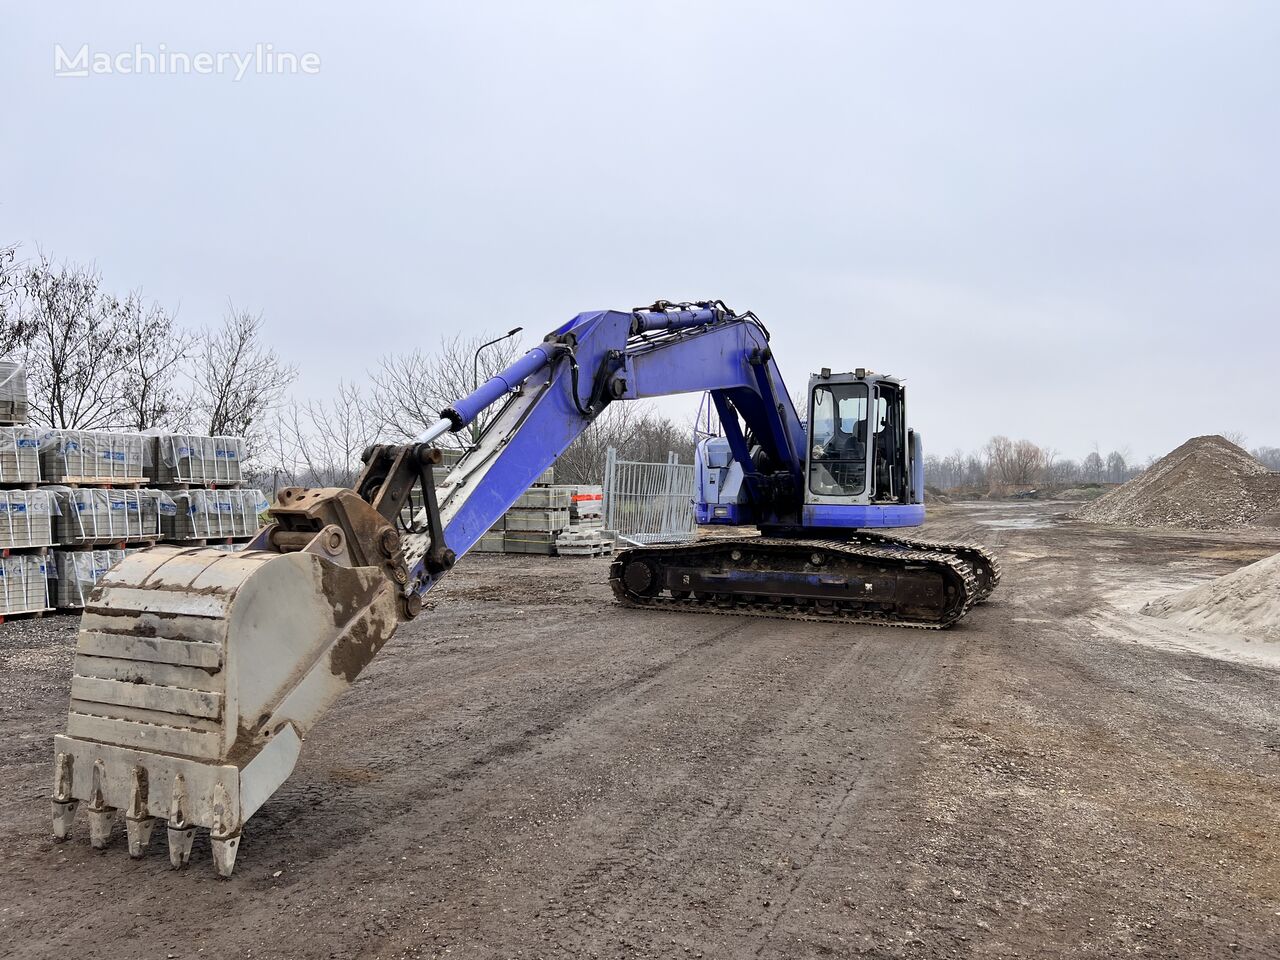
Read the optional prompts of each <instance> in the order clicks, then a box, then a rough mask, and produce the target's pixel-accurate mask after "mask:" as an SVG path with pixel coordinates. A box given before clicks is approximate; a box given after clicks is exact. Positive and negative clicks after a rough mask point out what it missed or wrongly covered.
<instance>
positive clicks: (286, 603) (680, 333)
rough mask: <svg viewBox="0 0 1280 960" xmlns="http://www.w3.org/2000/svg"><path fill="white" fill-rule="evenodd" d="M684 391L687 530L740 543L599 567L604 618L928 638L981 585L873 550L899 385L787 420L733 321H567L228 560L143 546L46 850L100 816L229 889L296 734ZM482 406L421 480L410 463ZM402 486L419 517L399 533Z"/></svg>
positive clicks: (915, 464) (864, 388)
mask: <svg viewBox="0 0 1280 960" xmlns="http://www.w3.org/2000/svg"><path fill="white" fill-rule="evenodd" d="M702 391H707V392H708V393H709V394H710V396H711V399H712V402H713V403H714V404H715V408H716V410H717V412H718V414H719V418H720V422H721V425H722V429H723V433H724V435H723V436H722V437H716V438H712V439H709V440H704V441H702V443H701V444H700V445H699V448H698V458H697V478H698V502H697V503H696V505H695V507H696V514H697V518H698V520H699V522H700V523H704V524H710V525H715V524H720V525H731V526H736V527H742V526H754V527H756V528H757V530H758V533H757V534H755V535H750V536H727V537H724V538H721V537H716V538H710V539H704V540H701V541H695V542H693V543H690V544H685V545H678V546H653V547H638V548H634V549H628V550H624V551H622V552H621V553H619V554H617V555H616V556H615V558H614V560H613V563H612V567H611V570H610V581H611V584H612V588H613V591H614V594H615V596H616V597H617V599H618V601H619V602H620V603H621V604H623V605H625V606H630V607H636V608H647V609H648V608H652V609H658V608H661V609H667V610H677V611H689V612H712V613H719V614H725V613H729V614H733V615H746V616H763V617H779V618H787V619H800V620H822V621H838V622H846V623H849V624H873V625H882V626H896V627H915V628H923V629H931V630H936V629H943V628H947V627H950V626H952V625H954V624H955V623H956V622H957V621H959V620H960V619H961V618H962V617H964V616H965V614H966V613H967V612H968V611H969V610H970V609H971V608H972V607H973V606H974V604H977V603H979V602H981V601H982V600H984V599H985V598H986V597H987V596H988V595H989V594H990V593H991V591H992V590H993V589H995V586H996V584H997V582H998V580H999V577H1000V571H999V566H998V565H997V563H996V561H995V559H994V558H993V557H992V556H991V555H990V554H988V553H987V552H986V551H985V550H983V549H982V548H981V547H978V546H975V545H973V544H956V543H933V542H928V541H924V540H919V539H913V538H909V537H905V536H902V535H900V534H899V533H896V532H893V531H894V530H895V528H905V527H915V526H919V525H920V524H921V523H923V522H924V515H925V510H924V459H923V454H922V448H921V442H920V437H919V435H918V434H916V433H915V431H913V430H912V429H911V428H910V426H909V423H908V420H907V404H906V391H905V389H904V387H903V385H902V383H901V382H900V381H898V380H896V379H894V378H892V377H888V376H879V375H875V374H872V373H870V372H868V371H866V370H856V371H854V372H852V373H841V374H837V373H832V372H831V371H830V370H823V371H821V372H820V373H818V374H817V375H815V376H813V377H811V379H810V381H809V390H808V404H809V410H808V411H807V413H808V417H807V420H802V419H801V418H800V416H799V415H798V413H797V411H796V410H795V408H794V406H793V404H792V401H791V399H790V395H789V394H788V392H787V389H786V386H785V384H784V383H783V381H782V377H781V374H780V373H779V371H778V367H777V365H776V363H775V360H774V356H773V352H772V350H771V348H770V346H769V335H768V332H767V330H766V329H765V327H764V325H763V324H762V323H761V322H760V320H759V319H758V318H757V317H756V316H755V315H754V314H752V313H750V312H747V313H743V314H739V313H735V312H734V311H732V310H730V309H729V308H728V307H726V306H725V305H724V303H723V302H720V301H715V302H700V303H680V304H673V303H668V302H666V301H659V302H658V303H655V304H653V305H652V306H651V307H647V308H643V309H638V310H633V311H629V312H624V311H596V312H590V313H583V314H579V315H578V316H576V317H574V318H573V319H572V320H570V321H569V322H568V323H566V324H564V325H563V326H561V327H559V328H558V329H556V330H554V331H553V332H552V333H550V334H549V335H548V336H547V337H546V338H545V339H544V340H543V342H542V343H541V344H539V345H538V346H536V347H534V348H533V349H532V350H530V351H529V352H528V353H526V354H525V355H524V356H523V357H521V358H520V359H519V360H517V361H516V362H515V363H513V364H512V365H511V366H510V367H508V368H507V369H506V370H504V371H503V372H502V373H500V374H498V375H497V376H495V377H493V378H491V379H490V380H488V381H487V382H486V383H484V384H482V385H481V386H480V387H479V389H477V390H476V391H474V392H473V393H472V394H470V395H469V396H466V397H463V398H460V399H459V400H457V401H456V402H455V403H454V404H453V405H452V406H450V407H448V408H447V409H445V410H442V411H441V412H440V419H439V421H438V422H437V423H435V424H434V425H433V426H431V428H430V429H428V430H426V431H424V432H423V433H422V434H421V435H420V436H419V437H418V438H417V439H416V441H415V442H414V443H411V444H407V445H401V446H375V447H371V448H370V449H369V450H367V451H365V455H364V463H365V466H364V470H363V472H362V473H361V475H360V478H359V480H358V481H357V483H356V486H355V487H354V488H353V489H345V488H338V489H312V490H304V489H297V488H290V489H284V490H281V491H280V492H279V493H278V495H277V498H276V502H275V503H274V504H273V505H272V506H271V508H270V510H269V518H270V519H269V522H268V524H267V525H266V526H265V527H264V528H263V529H262V530H260V531H259V532H258V534H257V536H256V537H255V539H254V540H253V542H252V543H250V544H249V547H248V548H247V549H246V550H244V551H242V552H238V553H227V552H223V551H220V550H216V549H212V548H177V547H155V548H153V549H151V550H147V551H144V552H141V553H137V554H134V555H131V556H129V557H126V558H125V559H124V560H123V561H122V562H121V563H120V564H118V565H117V566H116V567H115V568H113V569H112V570H111V571H110V572H109V573H108V574H107V575H106V577H105V578H104V579H103V580H102V581H101V582H100V583H99V585H98V587H97V589H96V590H95V592H94V594H93V595H92V596H91V597H90V599H89V602H88V604H87V606H86V608H85V611H84V615H83V618H82V620H81V623H80V630H79V635H78V638H77V644H76V654H75V665H74V676H73V678H72V682H71V703H70V709H69V712H68V717H67V729H66V733H65V734H64V735H59V736H58V737H56V738H55V745H54V769H53V796H52V807H53V810H52V812H53V832H54V835H55V837H57V838H59V839H65V838H67V837H68V836H69V835H70V834H71V831H72V827H73V822H74V819H75V816H76V813H77V810H78V808H79V807H80V806H81V805H82V804H83V805H84V807H85V809H86V813H87V819H88V829H89V837H90V841H91V843H92V844H93V846H95V847H99V848H100V847H105V846H106V845H107V844H108V843H109V842H110V841H111V838H112V835H113V834H114V833H115V831H116V827H117V825H118V820H120V819H123V821H124V827H125V835H126V842H127V845H128V850H129V854H130V856H132V857H136V858H140V857H143V856H144V855H145V853H146V850H147V847H148V843H149V841H150V839H151V836H152V833H153V831H154V828H155V826H156V825H157V823H158V822H159V821H164V823H165V831H166V834H167V840H168V849H169V860H170V863H171V864H172V866H174V867H182V866H184V865H185V864H186V863H187V861H188V859H189V857H190V855H191V849H192V843H193V840H194V837H195V831H196V829H197V828H205V829H207V830H208V831H209V836H210V839H211V844H212V853H213V862H214V865H215V867H216V869H217V872H218V874H219V875H220V876H223V877H228V876H230V875H231V872H232V869H233V867H234V865H235V860H236V851H237V848H238V846H239V842H240V838H241V835H242V831H243V829H244V825H245V822H246V821H247V820H248V819H249V818H250V817H252V815H253V814H254V812H255V811H257V810H258V809H259V808H260V807H261V806H262V805H263V804H264V803H265V802H266V801H267V800H268V799H269V798H270V797H271V795H272V794H273V793H274V792H275V791H276V789H277V788H278V787H279V786H280V785H281V784H282V783H283V782H284V781H285V780H286V779H287V778H288V776H289V774H290V773H291V772H292V770H293V767H294V764H295V763H296V761H297V758H298V755H299V752H300V750H301V747H302V742H303V739H304V738H305V736H306V734H307V732H308V731H309V730H310V729H311V727H312V726H313V725H314V724H315V723H316V722H317V721H318V719H319V718H320V716H321V714H322V713H323V712H324V711H325V710H326V709H327V708H328V707H329V705H330V704H331V703H333V701H334V700H335V699H337V697H339V696H340V695H341V694H342V693H343V691H345V690H346V689H347V687H348V686H350V684H351V683H352V681H353V680H354V679H355V678H356V677H357V676H358V675H359V673H360V671H361V670H363V669H364V667H365V666H366V665H367V664H368V663H369V662H370V661H371V660H372V659H373V658H374V656H376V655H377V653H378V651H379V650H380V649H381V648H382V646H383V645H384V644H385V643H386V642H387V641H388V640H389V639H390V638H391V636H392V635H393V634H394V633H395V631H396V629H397V627H398V626H399V625H400V624H401V623H404V622H405V621H407V620H412V619H414V618H415V617H417V616H418V615H419V614H420V613H421V612H422V609H423V598H424V597H426V595H427V594H428V593H430V591H431V590H432V588H433V587H434V586H435V585H436V584H437V583H438V582H439V581H440V580H441V578H443V577H444V576H446V575H447V574H448V572H449V570H450V569H451V568H452V567H453V566H454V564H455V563H456V562H457V560H458V558H460V557H462V556H463V555H464V554H466V552H467V551H468V550H470V549H471V547H472V546H473V545H474V544H475V543H476V541H478V540H479V539H480V537H481V536H482V535H483V534H484V533H485V532H486V531H487V530H488V529H489V528H490V527H491V526H492V525H493V524H494V523H495V522H496V521H497V520H498V519H499V518H500V517H501V516H502V515H503V514H504V513H505V512H506V510H507V509H508V508H509V507H511V505H512V504H513V503H515V501H516V500H517V499H518V498H519V497H520V495H521V494H522V493H523V492H524V491H525V490H526V489H527V488H528V487H529V486H530V485H531V484H532V483H533V482H534V481H535V480H536V479H537V478H538V476H539V475H540V474H541V473H542V472H543V471H544V470H545V469H546V468H547V467H548V466H550V465H551V464H552V463H553V462H554V461H555V459H556V458H557V457H558V456H559V455H560V454H561V453H562V452H563V451H564V449H565V448H566V447H567V446H568V445H569V444H570V443H571V442H572V441H573V439H574V438H575V437H577V436H578V435H579V434H580V433H581V432H582V431H583V430H585V429H586V428H587V427H588V426H590V424H591V422H592V421H593V420H594V419H595V418H596V416H598V415H599V414H600V412H601V411H602V410H604V409H605V407H606V406H607V405H608V404H610V403H621V402H626V401H629V400H634V399H639V398H645V397H658V396H666V395H670V394H677V393H691V392H702ZM495 406H496V413H495V415H494V416H493V417H492V419H491V420H490V421H489V423H488V426H487V427H486V428H485V430H484V431H483V432H482V433H481V434H480V436H479V438H478V440H477V441H476V442H475V443H474V444H473V445H472V446H471V447H470V449H469V450H468V452H467V453H466V454H465V455H464V456H463V458H462V459H461V461H460V462H459V463H458V464H457V465H456V466H455V467H454V468H453V469H452V470H450V471H449V472H448V473H447V474H444V475H443V476H437V470H436V468H437V465H438V464H439V461H440V455H439V452H438V451H437V450H436V449H435V448H434V447H433V446H432V444H433V443H434V442H435V441H436V440H438V439H439V438H440V437H442V436H444V435H445V434H446V433H449V432H454V433H456V432H458V431H461V430H464V429H466V428H468V426H469V425H470V424H472V423H473V422H474V421H475V419H476V418H477V416H478V415H479V414H480V413H481V412H482V411H485V410H487V409H489V408H491V407H495ZM415 488H418V489H420V490H421V494H422V502H423V503H424V504H425V506H424V507H423V509H421V510H420V511H419V512H418V513H417V515H416V516H413V517H412V519H409V514H408V511H407V510H406V505H407V504H408V503H409V497H410V494H411V492H413V491H414V489H415Z"/></svg>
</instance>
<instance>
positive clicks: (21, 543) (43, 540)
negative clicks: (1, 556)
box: [0, 490, 58, 549]
mask: <svg viewBox="0 0 1280 960" xmlns="http://www.w3.org/2000/svg"><path fill="white" fill-rule="evenodd" d="M57 514H58V501H57V498H56V497H55V496H54V495H53V491H52V490H0V548H3V549H11V548H17V547H47V546H50V545H51V544H53V543H54V542H55V541H54V539H53V518H54V517H55V516H57Z"/></svg>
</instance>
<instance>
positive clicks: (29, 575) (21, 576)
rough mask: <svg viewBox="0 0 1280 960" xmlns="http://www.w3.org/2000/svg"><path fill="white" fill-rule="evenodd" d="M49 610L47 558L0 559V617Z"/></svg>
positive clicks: (25, 555) (13, 557)
mask: <svg viewBox="0 0 1280 960" xmlns="http://www.w3.org/2000/svg"><path fill="white" fill-rule="evenodd" d="M48 608H49V558H48V557H42V556H36V555H34V554H30V553H26V554H16V555H14V556H12V557H3V558H0V615H3V614H9V613H31V612H33V611H36V610H47V609H48Z"/></svg>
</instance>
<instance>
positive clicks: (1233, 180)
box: [0, 0, 1280, 457]
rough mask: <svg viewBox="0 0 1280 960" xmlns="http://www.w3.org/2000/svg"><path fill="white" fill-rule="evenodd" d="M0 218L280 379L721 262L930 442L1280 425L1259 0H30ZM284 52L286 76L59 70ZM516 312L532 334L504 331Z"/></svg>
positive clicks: (1163, 435) (1142, 439)
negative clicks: (878, 385) (79, 56)
mask: <svg viewBox="0 0 1280 960" xmlns="http://www.w3.org/2000/svg"><path fill="white" fill-rule="evenodd" d="M3 14H4V15H3V18H2V19H0V36H2V37H3V62H2V63H0V89H3V90H4V91H5V101H6V109H5V111H4V120H3V123H0V165H3V171H2V179H0V184H2V185H3V186H2V187H0V242H12V241H21V242H23V243H24V244H25V245H27V247H28V249H29V250H34V248H35V247H36V245H38V246H39V247H41V248H43V249H44V250H45V251H46V252H48V253H50V254H53V255H55V256H57V257H58V258H69V259H73V260H80V261H88V260H92V261H95V262H96V264H97V266H98V267H99V268H100V270H101V271H102V272H103V274H104V275H105V278H106V280H107V282H108V283H109V284H110V285H113V286H115V287H118V288H120V289H127V288H132V287H135V286H138V285H142V286H143V287H144V289H145V291H146V292H147V293H148V294H149V295H151V296H153V297H155V298H157V299H159V300H160V301H161V302H162V303H164V304H166V305H168V306H170V307H171V308H175V309H180V318H181V319H182V320H183V321H184V322H186V323H190V324H201V323H205V322H211V321H215V320H216V319H217V318H218V316H219V315H220V314H221V312H222V310H223V308H224V306H225V303H226V301H227V299H228V298H230V299H231V300H233V301H234V302H235V303H236V305H237V306H241V307H247V308H252V309H255V310H258V309H260V310H262V311H263V312H264V315H265V318H266V322H267V325H268V331H269V336H270V339H271V341H272V343H273V344H274V346H275V347H276V348H277V349H278V350H279V352H280V353H281V354H282V355H284V356H285V357H286V358H287V359H290V360H292V361H294V362H296V363H297V364H298V366H299V367H300V369H301V377H300V380H299V383H298V391H299V393H300V395H302V396H322V395H324V394H325V392H326V391H327V390H328V389H329V387H330V385H331V384H332V383H333V382H334V381H335V380H336V379H337V378H339V377H345V378H348V379H353V380H357V381H359V380H360V379H361V378H362V377H363V376H364V372H365V371H366V370H367V369H368V368H369V367H370V366H372V365H373V364H374V363H375V362H376V360H377V358H378V357H379V356H380V355H382V354H384V353H386V352H388V351H392V350H397V349H405V348H408V347H411V346H414V345H423V346H427V347H430V346H431V345H433V344H435V343H436V342H437V341H438V340H439V338H440V337H441V335H442V334H449V333H452V332H455V331H468V332H469V331H475V330H479V329H488V330H505V329H507V328H508V327H509V326H511V325H514V324H523V325H524V326H525V327H526V329H527V331H528V333H529V334H530V337H529V339H528V342H529V343H530V344H531V343H532V342H535V341H536V340H537V339H540V337H541V334H542V333H544V332H545V331H547V330H549V329H551V328H552V327H553V326H555V325H557V324H559V323H560V322H562V321H563V320H564V319H567V318H568V317H569V316H572V315H573V314H574V313H577V312H579V311H582V310H587V309H595V308H600V307H618V308H623V309H626V308H630V307H632V306H634V305H636V304H639V303H648V302H650V301H652V300H653V299H655V298H658V297H663V298H668V299H685V298H690V299H693V298H699V299H700V298H722V299H724V300H725V301H727V302H728V303H729V304H731V305H732V306H735V307H738V308H741V309H745V308H751V309H754V310H755V311H756V312H757V313H759V314H760V315H761V317H762V318H764V320H765V321H766V323H767V324H768V325H769V327H770V328H771V330H772V332H773V336H774V347H775V350H776V353H777V356H778V358H779V361H780V363H781V365H782V369H783V371H784V373H785V374H786V375H787V377H788V381H789V383H790V384H791V385H792V386H793V387H795V386H796V385H802V384H803V382H804V381H805V379H806V378H807V375H808V373H809V372H810V371H811V370H815V369H817V368H819V367H822V366H831V367H834V368H838V369H850V368H853V367H855V366H868V367H871V368H873V369H876V370H882V371H888V372H891V373H894V374H897V375H900V376H904V377H907V378H908V379H909V384H910V397H911V406H912V414H913V419H914V421H915V424H916V426H917V427H918V428H919V429H920V430H921V431H922V432H923V434H924V439H925V444H926V447H927V448H931V449H932V450H933V451H934V452H944V451H945V450H949V449H951V448H953V447H956V446H962V447H973V446H977V445H979V444H980V443H982V442H983V441H984V440H985V439H986V438H987V437H989V436H990V435H991V434H993V433H1005V434H1009V435H1012V436H1015V437H1024V436H1025V437H1029V438H1031V439H1034V440H1036V441H1039V442H1042V443H1046V444H1049V445H1051V446H1054V447H1056V448H1058V449H1059V450H1061V451H1063V452H1064V453H1066V454H1069V455H1073V456H1083V455H1084V454H1085V453H1086V452H1088V451H1089V450H1090V449H1092V448H1093V446H1094V444H1095V443H1097V444H1098V445H1099V446H1100V447H1101V448H1102V450H1103V452H1104V453H1105V452H1106V451H1107V450H1109V449H1111V448H1113V447H1124V446H1127V447H1129V448H1130V449H1131V450H1132V452H1133V453H1134V454H1135V455H1137V456H1139V457H1144V456H1146V455H1148V454H1163V453H1164V452H1166V451H1168V450H1169V449H1171V448H1172V447H1174V446H1175V445H1177V444H1178V443H1180V442H1181V441H1183V440H1185V439H1186V438H1187V437H1189V436H1191V435H1193V434H1196V433H1206V432H1218V431H1222V430H1238V431H1242V432H1244V433H1245V434H1246V435H1247V436H1248V438H1249V441H1250V443H1251V444H1253V445H1258V444H1263V443H1266V444H1275V445H1280V401H1278V399H1277V398H1278V396H1280V391H1278V389H1277V361H1278V359H1280V324H1278V323H1277V303H1278V302H1280V296H1278V295H1280V149H1278V146H1280V123H1278V122H1277V121H1278V120H1280V88H1278V87H1280V84H1278V80H1280V55H1278V54H1277V50H1278V49H1280V5H1276V4H1270V3H1257V4H1249V3H1210V2H1205V3H1200V4H1180V3H1169V2H1153V3H1122V4H1117V3H1081V2H1072V3H1064V4H1048V3H1039V2H1037V3H1026V2H1013V3H1007V4H1006V3H984V2H966V3H939V4H927V3H917V4H910V5H908V4H890V3H880V4H874V5H873V4H857V3H838V2H832V3H818V2H813V3H804V2H788V3H781V2H778V3H773V4H759V3H746V2H742V0H735V2H724V3H712V2H688V0H685V2H652V0H646V2H644V3H622V2H604V0H590V2H557V0H542V2H527V0H526V2H510V3H508V2H477V3H463V2H457V3H450V4H439V3H400V4H390V3H384V4H377V5H372V4H351V3H330V2H318V0H308V2H306V3H296V4H290V3H271V4H267V3H261V2H249V3H232V2H227V0H220V2H217V3H174V2H172V0H166V2H156V3H128V4H126V3H102V2H100V0H99V2H85V3H68V2H60V3H56V4H55V3H42V2H35V0H27V2H24V3H14V2H6V3H5V4H4V11H3ZM259 43H270V44H272V45H273V48H274V50H275V51H290V52H294V53H297V54H302V53H307V52H311V53H314V54H316V55H317V56H318V58H319V69H318V72H316V73H314V74H313V75H291V76H278V75H258V74H254V73H252V72H249V73H248V74H247V75H246V76H244V78H243V79H241V80H238V81H237V80H235V79H234V77H233V76H232V75H230V74H222V75H207V76H172V75H168V76H161V75H143V76H138V75H133V76H124V75H119V74H116V75H110V76H107V75H93V76H90V77H88V78H66V77H55V75H54V73H55V54H54V45H55V44H61V45H62V47H63V48H64V49H65V50H66V51H68V52H69V53H72V54H74V53H75V52H76V51H77V50H79V48H80V47H81V46H82V45H84V44H88V45H89V48H90V50H91V51H92V52H94V53H98V52H105V53H109V54H116V53H120V52H132V51H133V50H134V46H135V44H141V45H142V46H143V48H144V49H146V50H149V51H153V52H154V51H156V50H158V49H159V45H160V44H164V45H165V48H166V49H167V50H169V51H183V52H189V53H193V54H194V53H198V52H209V53H212V54H217V53H219V52H224V53H243V52H252V51H253V50H254V48H255V45H256V44H259ZM534 334H536V336H533V335H534Z"/></svg>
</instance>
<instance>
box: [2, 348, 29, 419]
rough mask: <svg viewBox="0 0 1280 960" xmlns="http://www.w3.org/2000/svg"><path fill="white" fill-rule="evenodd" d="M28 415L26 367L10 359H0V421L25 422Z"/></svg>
mask: <svg viewBox="0 0 1280 960" xmlns="http://www.w3.org/2000/svg"><path fill="white" fill-rule="evenodd" d="M30 415H31V405H30V401H29V400H28V399H27V368H26V367H24V366H23V365H22V364H20V363H14V362H13V361H11V360H0V421H4V422H5V423H26V422H27V418H28V417H29V416H30Z"/></svg>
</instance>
